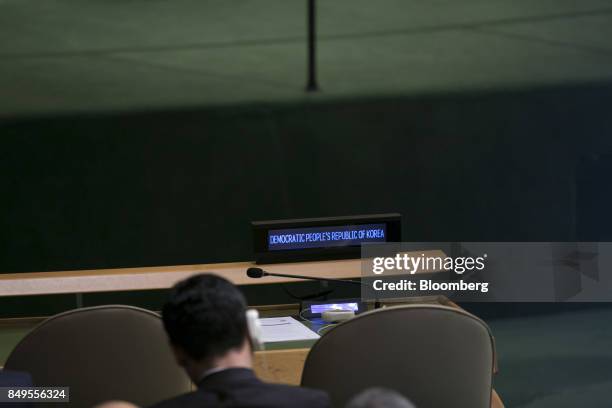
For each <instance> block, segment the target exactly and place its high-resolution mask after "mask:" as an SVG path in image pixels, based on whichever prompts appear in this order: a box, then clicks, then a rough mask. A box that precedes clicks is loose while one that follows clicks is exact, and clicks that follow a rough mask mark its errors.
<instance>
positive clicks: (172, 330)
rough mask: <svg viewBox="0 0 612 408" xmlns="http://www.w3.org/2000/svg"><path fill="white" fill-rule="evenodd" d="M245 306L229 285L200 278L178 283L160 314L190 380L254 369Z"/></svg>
mask: <svg viewBox="0 0 612 408" xmlns="http://www.w3.org/2000/svg"><path fill="white" fill-rule="evenodd" d="M245 313H246V300H245V299H244V296H243V295H242V293H241V292H240V291H239V290H238V288H237V287H236V286H234V285H233V284H232V283H231V282H229V281H228V280H226V279H224V278H222V277H220V276H217V275H213V274H200V275H195V276H192V277H190V278H188V279H185V280H183V281H181V282H178V283H177V284H176V285H174V287H173V288H172V290H171V292H170V297H169V299H168V301H167V302H166V304H165V305H164V307H163V309H162V319H163V322H164V328H165V329H166V332H167V333H168V337H169V339H170V343H171V345H172V348H173V350H174V354H175V356H176V359H177V362H178V363H179V364H180V365H181V366H183V367H184V368H185V370H186V371H187V373H188V374H189V376H190V377H191V378H192V380H194V381H197V379H198V376H200V375H202V372H203V371H204V370H207V369H211V368H215V367H230V366H242V367H250V365H251V345H250V341H249V335H248V329H247V322H246V316H245Z"/></svg>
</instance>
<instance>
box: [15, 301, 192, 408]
mask: <svg viewBox="0 0 612 408" xmlns="http://www.w3.org/2000/svg"><path fill="white" fill-rule="evenodd" d="M5 368H6V369H10V370H20V371H25V372H28V373H30V374H31V375H32V379H33V382H34V384H35V385H36V386H68V387H70V404H69V405H70V407H72V408H81V407H83V408H85V407H92V406H94V405H96V404H98V403H100V402H103V401H108V400H124V401H130V402H132V403H134V404H136V405H139V406H146V405H150V404H152V403H155V402H157V401H160V400H162V399H166V398H169V397H172V396H175V395H177V394H181V393H184V392H187V391H189V390H190V389H191V383H190V381H189V379H188V378H187V376H186V375H185V373H184V372H183V371H182V370H181V369H180V368H179V367H178V365H177V364H176V363H175V361H174V358H173V356H172V353H171V352H170V349H169V346H168V340H167V338H166V334H165V332H164V330H163V326H162V322H161V319H160V317H159V316H158V315H157V314H155V313H153V312H151V311H148V310H144V309H140V308H137V307H131V306H100V307H90V308H83V309H77V310H73V311H69V312H65V313H61V314H59V315H56V316H53V317H51V318H49V319H47V320H45V321H44V322H43V323H41V324H40V325H39V326H37V327H36V328H34V329H33V330H32V331H31V332H30V333H28V335H26V337H25V338H23V340H21V342H19V344H17V346H16V347H15V349H14V350H13V351H12V352H11V354H10V355H9V357H8V359H7V361H6V364H5ZM54 406H57V404H54Z"/></svg>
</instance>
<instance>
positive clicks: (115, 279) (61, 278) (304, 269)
mask: <svg viewBox="0 0 612 408" xmlns="http://www.w3.org/2000/svg"><path fill="white" fill-rule="evenodd" d="M419 253H425V254H427V255H428V256H442V257H444V256H445V254H444V253H443V252H442V251H424V252H419ZM252 266H255V263H253V262H232V263H217V264H202V265H178V266H153V267H143V268H119V269H90V270H78V271H58V272H28V273H13V274H0V296H25V295H49V294H60V293H90V292H115V291H131V290H150V289H167V288H169V287H171V286H172V285H174V284H175V283H176V282H177V281H179V280H181V279H185V278H187V277H189V276H191V275H193V274H196V273H202V272H214V273H217V274H219V275H221V276H223V277H225V278H227V279H229V280H230V281H231V282H233V283H234V284H236V285H255V284H265V283H282V282H292V281H297V280H299V279H293V278H278V277H272V276H270V277H265V278H261V279H252V278H249V277H247V276H246V270H247V269H248V268H250V267H252ZM263 268H264V269H266V270H267V271H270V272H276V273H287V274H299V275H308V276H314V277H320V278H335V279H342V278H357V277H360V276H361V260H360V259H349V260H338V261H320V262H299V263H283V264H274V265H264V266H263Z"/></svg>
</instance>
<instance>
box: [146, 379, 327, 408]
mask: <svg viewBox="0 0 612 408" xmlns="http://www.w3.org/2000/svg"><path fill="white" fill-rule="evenodd" d="M253 385H254V384H253ZM253 385H251V386H247V387H243V388H236V389H233V390H231V391H230V390H226V391H225V392H222V393H218V392H209V391H206V390H197V391H194V392H190V393H187V394H183V395H179V396H177V397H174V398H171V399H168V400H165V401H162V402H160V403H157V404H155V405H153V406H151V407H150V408H205V407H219V406H224V407H232V408H251V407H252V408H260V407H267V408H282V407H291V408H302V407H304V408H329V407H330V406H331V403H330V400H329V397H328V395H327V393H326V392H324V391H320V390H314V389H310V388H302V387H295V386H291V385H283V384H270V383H258V384H257V385H256V386H253Z"/></svg>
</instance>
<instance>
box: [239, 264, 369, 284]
mask: <svg viewBox="0 0 612 408" xmlns="http://www.w3.org/2000/svg"><path fill="white" fill-rule="evenodd" d="M246 274H247V276H248V277H249V278H253V279H259V278H263V277H264V276H278V277H281V278H295V279H306V280H314V281H324V282H341V283H350V284H353V285H365V283H362V282H360V281H355V280H350V279H332V278H319V277H315V276H304V275H289V274H286V273H272V272H267V271H264V270H263V269H261V268H249V269H247V271H246Z"/></svg>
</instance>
